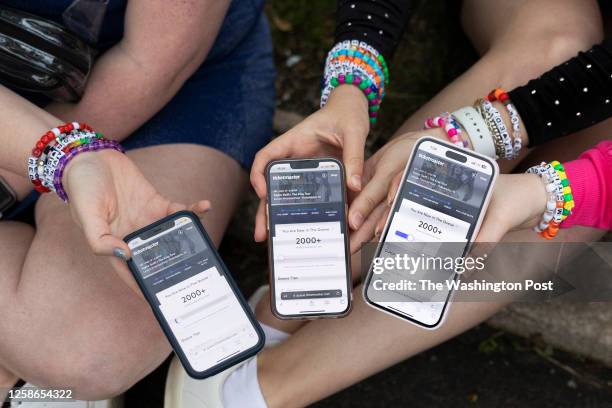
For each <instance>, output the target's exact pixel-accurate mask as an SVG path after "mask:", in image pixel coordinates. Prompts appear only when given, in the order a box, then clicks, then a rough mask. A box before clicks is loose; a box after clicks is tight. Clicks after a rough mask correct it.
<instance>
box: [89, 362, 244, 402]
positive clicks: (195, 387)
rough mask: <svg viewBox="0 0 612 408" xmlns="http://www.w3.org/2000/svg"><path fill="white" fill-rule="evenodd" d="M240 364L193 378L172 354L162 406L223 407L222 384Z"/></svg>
mask: <svg viewBox="0 0 612 408" xmlns="http://www.w3.org/2000/svg"><path fill="white" fill-rule="evenodd" d="M247 361H248V360H247ZM241 365H242V364H236V365H235V366H232V367H230V368H228V369H227V370H225V371H222V372H220V373H219V374H217V375H214V376H212V377H208V378H206V379H204V380H195V379H193V378H191V377H189V375H187V372H186V371H185V369H184V368H183V366H182V364H181V362H180V361H179V359H178V357H176V356H174V358H173V359H172V362H171V363H170V369H169V370H168V377H167V378H166V391H165V396H164V408H223V384H225V380H227V378H228V377H229V376H230V374H232V373H233V372H234V371H235V370H236V369H237V368H238V367H240V366H241ZM96 408H97V407H96Z"/></svg>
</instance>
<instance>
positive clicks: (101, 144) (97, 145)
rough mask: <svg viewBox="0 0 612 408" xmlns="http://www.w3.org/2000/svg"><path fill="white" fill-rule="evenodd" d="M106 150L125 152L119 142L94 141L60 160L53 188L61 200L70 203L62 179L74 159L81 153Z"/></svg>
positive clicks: (73, 150) (71, 151) (77, 148)
mask: <svg viewBox="0 0 612 408" xmlns="http://www.w3.org/2000/svg"><path fill="white" fill-rule="evenodd" d="M104 149H112V150H116V151H118V152H121V153H124V152H125V151H124V150H123V147H121V145H120V144H119V143H118V142H116V141H114V140H106V139H102V140H97V141H93V142H91V143H87V144H83V145H80V146H78V147H75V148H73V149H72V150H70V151H69V152H68V154H66V155H65V156H63V157H62V158H61V159H60V161H59V164H58V166H57V168H56V169H55V173H54V177H53V187H54V188H55V192H56V193H57V195H58V197H59V198H61V199H62V200H63V201H64V202H66V203H67V202H68V195H67V194H66V191H65V190H64V186H63V184H62V177H63V175H64V170H65V169H66V167H67V166H68V163H70V161H71V160H72V159H74V158H75V157H76V156H78V155H79V154H81V153H86V152H96V151H99V150H104Z"/></svg>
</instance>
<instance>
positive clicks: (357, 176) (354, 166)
mask: <svg viewBox="0 0 612 408" xmlns="http://www.w3.org/2000/svg"><path fill="white" fill-rule="evenodd" d="M344 140H345V142H344V146H343V149H342V150H343V151H342V160H343V161H344V167H345V168H346V183H347V186H348V187H349V189H350V190H352V191H361V187H362V177H363V163H364V156H365V136H361V135H352V136H350V137H346V136H345V137H344Z"/></svg>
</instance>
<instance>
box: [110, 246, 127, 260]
mask: <svg viewBox="0 0 612 408" xmlns="http://www.w3.org/2000/svg"><path fill="white" fill-rule="evenodd" d="M113 255H114V256H116V257H117V258H119V259H123V260H124V261H127V260H128V257H127V254H126V253H125V251H124V250H123V249H121V248H115V249H113Z"/></svg>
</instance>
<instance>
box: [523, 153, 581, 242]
mask: <svg viewBox="0 0 612 408" xmlns="http://www.w3.org/2000/svg"><path fill="white" fill-rule="evenodd" d="M527 173H530V174H537V175H538V176H540V178H541V179H542V181H543V182H544V185H545V187H546V194H547V196H548V198H547V201H546V210H545V211H544V214H542V219H541V220H540V222H539V223H538V225H536V226H535V227H534V228H533V230H534V231H535V232H537V233H538V234H539V235H540V236H541V237H542V238H545V239H549V240H550V239H553V238H554V237H555V236H556V235H557V233H558V232H559V227H560V225H561V223H562V222H563V221H564V220H565V219H566V218H567V216H568V215H569V214H571V212H572V210H573V209H574V206H575V204H574V198H573V195H572V188H571V187H570V182H569V179H568V178H567V175H566V174H565V168H564V167H563V165H562V164H561V163H559V162H558V161H552V162H550V163H548V164H546V163H544V162H543V163H541V164H539V165H537V166H533V167H531V168H530V169H528V170H527Z"/></svg>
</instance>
